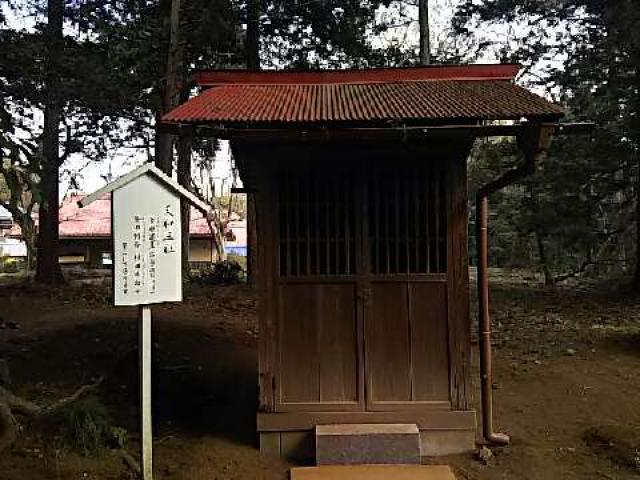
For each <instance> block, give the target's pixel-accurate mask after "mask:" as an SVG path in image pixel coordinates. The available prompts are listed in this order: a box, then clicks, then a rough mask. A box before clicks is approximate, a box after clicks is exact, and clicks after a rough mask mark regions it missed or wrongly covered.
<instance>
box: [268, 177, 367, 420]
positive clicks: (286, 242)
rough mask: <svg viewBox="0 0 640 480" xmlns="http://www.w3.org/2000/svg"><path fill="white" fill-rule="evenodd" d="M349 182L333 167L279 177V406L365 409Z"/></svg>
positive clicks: (355, 227) (356, 232)
mask: <svg viewBox="0 0 640 480" xmlns="http://www.w3.org/2000/svg"><path fill="white" fill-rule="evenodd" d="M323 172H326V173H323ZM354 183H355V177H354V172H353V171H351V172H350V171H348V170H345V171H341V170H340V168H339V167H338V166H335V167H332V168H327V169H326V170H324V171H318V170H315V171H314V170H304V169H300V168H299V169H296V168H292V169H285V170H284V171H283V172H282V174H281V175H280V178H279V189H278V199H279V201H278V205H279V207H278V216H279V221H278V223H279V225H280V231H279V240H278V241H279V246H278V255H279V259H278V266H279V276H278V285H279V286H278V289H279V294H278V299H279V307H278V352H279V358H278V359H277V364H278V373H277V377H276V378H277V383H276V409H277V411H295V410H305V411H312V410H316V411H322V410H325V411H350V410H362V409H363V408H364V395H363V391H364V379H363V374H362V370H363V361H362V357H363V354H362V308H361V305H360V303H359V302H358V301H357V297H358V291H359V277H358V275H359V269H360V267H359V264H360V263H361V262H360V261H359V256H360V251H361V248H359V246H358V244H359V243H360V241H361V234H360V223H359V222H358V215H357V203H358V202H357V198H356V197H357V195H356V190H355V189H354Z"/></svg>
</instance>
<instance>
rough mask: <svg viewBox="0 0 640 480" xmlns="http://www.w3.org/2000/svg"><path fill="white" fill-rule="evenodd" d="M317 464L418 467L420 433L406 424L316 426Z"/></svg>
mask: <svg viewBox="0 0 640 480" xmlns="http://www.w3.org/2000/svg"><path fill="white" fill-rule="evenodd" d="M316 463H317V464H318V465H365V464H413V465H419V464H420V432H419V431H418V427H417V426H416V425H408V424H354V425H350V424H345V425H318V426H317V427H316Z"/></svg>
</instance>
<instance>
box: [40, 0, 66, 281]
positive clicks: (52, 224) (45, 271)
mask: <svg viewBox="0 0 640 480" xmlns="http://www.w3.org/2000/svg"><path fill="white" fill-rule="evenodd" d="M63 15H64V1H63V0H47V26H46V30H45V36H46V41H47V43H46V45H47V50H46V55H47V58H46V65H47V68H46V74H45V75H46V76H45V92H46V93H45V103H44V131H43V135H42V150H43V157H44V162H43V168H42V202H41V204H40V209H39V210H38V229H39V234H38V262H37V270H36V280H37V281H39V282H40V283H47V284H56V283H59V282H60V281H62V272H61V270H60V264H59V263H58V250H59V238H58V202H59V201H60V199H59V196H60V194H59V172H60V133H59V128H60V120H61V113H62V106H61V101H62V98H61V95H60V93H61V92H60V77H59V72H60V67H61V65H62V55H63V52H64V42H63V33H62V24H63Z"/></svg>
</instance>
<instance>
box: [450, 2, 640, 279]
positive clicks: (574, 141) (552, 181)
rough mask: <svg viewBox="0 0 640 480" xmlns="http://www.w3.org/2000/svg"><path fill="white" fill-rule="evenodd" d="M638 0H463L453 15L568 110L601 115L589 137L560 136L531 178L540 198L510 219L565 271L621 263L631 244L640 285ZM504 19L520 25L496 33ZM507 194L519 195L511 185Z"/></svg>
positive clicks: (484, 50)
mask: <svg viewBox="0 0 640 480" xmlns="http://www.w3.org/2000/svg"><path fill="white" fill-rule="evenodd" d="M635 3H636V2H633V1H632V0H621V1H616V2H598V1H591V0H566V1H562V2H558V1H555V0H539V1H536V2H526V3H523V2H519V1H517V0H491V1H489V0H483V1H479V2H477V1H472V0H467V1H465V2H464V3H463V4H462V5H461V7H460V8H459V10H458V12H457V14H456V18H455V19H454V26H455V27H456V31H457V33H458V35H461V36H473V37H475V38H476V44H477V45H478V47H479V49H478V53H479V54H481V55H487V54H490V53H492V52H493V53H494V54H495V55H496V56H497V57H499V58H500V59H501V60H503V61H517V62H521V63H523V64H524V65H525V66H526V69H527V72H529V73H530V75H529V76H528V81H529V82H530V83H534V84H537V86H538V88H542V89H546V90H547V92H548V95H550V96H554V97H555V98H556V100H557V101H560V102H562V103H564V104H565V105H566V107H567V108H568V110H569V118H571V119H573V120H581V119H585V120H595V121H596V122H597V124H598V128H597V129H596V131H595V132H594V135H593V137H592V138H589V137H586V138H585V137H575V138H571V137H570V138H561V137H560V138H558V139H556V141H555V142H554V144H553V148H552V150H551V151H550V154H549V156H548V159H547V161H546V162H545V168H544V169H543V170H542V171H541V172H538V173H537V174H536V175H535V176H534V177H532V179H531V181H532V182H533V181H534V180H535V182H536V183H535V185H533V192H534V196H535V198H536V201H535V202H530V203H529V204H528V205H526V204H521V209H520V210H519V212H520V213H521V214H520V215H517V218H513V223H512V225H511V228H521V229H523V230H528V229H529V230H530V229H531V228H530V227H534V228H535V231H536V234H539V237H540V238H539V239H540V242H541V245H542V247H543V248H542V250H541V253H542V252H544V253H543V254H542V255H538V257H546V260H547V262H548V263H550V264H551V266H552V267H553V268H554V269H555V270H556V277H557V278H560V279H562V278H567V277H568V276H572V275H575V274H581V273H583V272H585V271H587V270H589V269H591V270H592V271H594V272H610V271H612V270H615V271H620V270H621V268H622V270H624V269H626V268H627V266H628V265H627V264H628V261H627V259H626V253H625V252H626V251H627V250H628V249H629V248H632V249H633V250H635V258H636V272H635V273H636V278H637V279H638V280H637V281H638V285H640V231H639V232H636V230H637V229H638V228H637V225H638V223H640V197H639V196H640V188H638V185H639V184H638V181H639V177H640V165H639V164H638V148H639V146H640V122H638V118H639V116H640V91H639V90H638V88H637V85H638V65H640V32H638V30H637V28H636V27H635V25H636V24H637V22H638V21H640V10H639V9H638V8H637V5H635ZM506 24H510V25H514V24H516V25H518V28H517V29H513V30H512V31H513V32H514V34H517V33H519V36H517V37H516V36H512V37H510V38H509V39H508V40H507V41H504V42H503V41H501V40H496V38H499V37H497V36H493V38H491V37H492V35H493V33H494V32H495V31H500V29H504V26H505V25H506ZM494 27H496V28H497V29H498V30H495V29H494ZM484 35H486V37H484ZM549 59H553V60H554V61H549ZM558 92H560V93H558ZM509 197H510V198H511V199H513V200H515V199H517V198H522V197H523V195H522V192H521V191H518V190H517V189H514V190H512V191H511V192H510V195H509ZM526 224H528V225H526ZM538 250H539V249H538ZM538 260H539V261H541V260H542V258H539V259H538Z"/></svg>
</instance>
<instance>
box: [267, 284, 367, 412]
mask: <svg viewBox="0 0 640 480" xmlns="http://www.w3.org/2000/svg"><path fill="white" fill-rule="evenodd" d="M355 290H356V289H355V284H324V285H318V284H287V285H283V286H281V287H280V291H281V303H280V305H281V312H280V345H281V356H280V368H279V370H280V385H279V386H280V388H279V392H280V402H279V403H280V407H281V408H280V410H281V411H287V410H291V409H295V408H296V407H302V406H303V405H304V404H307V405H308V404H316V406H318V407H319V408H318V409H322V405H326V408H325V409H327V410H335V409H340V406H341V405H342V406H344V407H345V408H350V409H353V408H355V406H356V405H357V404H358V401H359V396H358V383H359V382H358V376H359V375H358V333H357V331H358V328H357V305H356V295H355ZM305 408H308V407H305Z"/></svg>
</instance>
